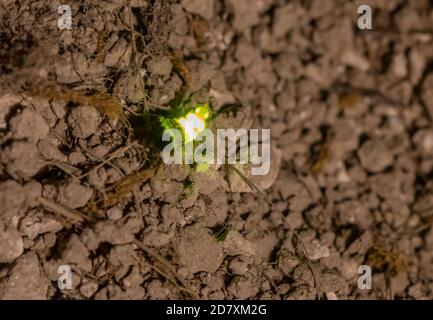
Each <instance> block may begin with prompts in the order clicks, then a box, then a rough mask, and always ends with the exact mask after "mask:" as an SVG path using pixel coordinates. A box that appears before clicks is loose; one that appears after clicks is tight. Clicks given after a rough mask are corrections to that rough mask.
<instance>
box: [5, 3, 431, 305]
mask: <svg viewBox="0 0 433 320" xmlns="http://www.w3.org/2000/svg"><path fill="white" fill-rule="evenodd" d="M61 4H62V3H61V2H59V1H57V0H48V1H33V0H32V1H30V0H19V1H16V0H2V1H1V6H0V39H1V48H0V74H1V76H0V298H1V299H190V298H201V299H317V298H320V299H432V298H433V250H432V249H433V228H432V221H433V181H432V176H433V175H432V173H433V128H432V119H433V70H432V61H433V6H432V4H431V2H430V1H427V0H416V1H406V0H378V1H367V0H365V1H357V0H356V1H346V0H345V1H339V0H326V1H322V0H305V1H301V0H294V1H284V0H249V1H247V0H245V1H239V0H181V1H168V0H165V1H163V0H148V1H145V0H131V1H124V0H110V1H104V2H102V1H87V0H84V1H68V4H69V5H70V6H71V9H72V29H71V30H60V29H59V28H58V26H57V19H59V16H60V15H59V14H58V12H57V7H58V6H59V5H61ZM362 4H369V5H371V7H372V9H373V18H374V20H373V21H374V23H373V27H374V28H373V30H370V31H361V30H358V29H357V28H356V22H357V18H358V15H357V8H358V6H360V5H362ZM176 94H178V95H179V94H180V95H183V96H191V97H192V99H194V100H195V101H201V102H203V101H210V102H211V104H212V107H213V109H214V111H215V112H218V111H219V110H223V109H224V107H225V106H226V105H230V104H237V105H240V106H241V108H240V109H239V111H238V112H237V113H224V112H221V113H218V116H217V117H216V119H215V121H214V126H215V128H217V127H221V128H222V127H232V128H233V127H234V128H239V127H242V128H250V127H251V128H270V129H271V135H272V137H271V143H272V145H273V148H274V149H273V153H272V171H271V174H270V175H269V176H266V177H264V178H260V179H258V178H251V179H252V180H254V181H253V182H254V183H255V184H256V185H257V186H258V188H259V189H260V190H261V191H260V192H258V191H257V190H256V189H254V188H251V187H250V185H248V184H246V183H245V181H243V180H242V179H240V178H239V175H233V174H230V175H227V172H225V170H224V168H220V169H218V170H216V169H212V170H208V171H206V172H196V170H194V169H193V168H191V167H190V166H187V165H183V166H182V165H172V166H163V165H161V163H160V155H159V153H158V150H156V149H155V148H154V146H152V144H150V143H149V141H150V140H151V137H150V136H149V134H148V133H146V132H143V130H142V129H143V126H144V124H143V123H144V122H143V121H144V120H143V117H142V116H140V114H143V113H145V112H152V111H155V110H160V109H168V108H169V102H170V101H171V100H173V99H174V98H175V95H176ZM62 265H69V266H70V267H71V268H72V288H71V289H63V290H62V289H60V288H59V287H58V283H57V280H58V279H59V276H60V275H59V273H58V270H59V269H58V268H59V266H62ZM360 265H368V266H370V267H371V268H372V270H373V277H372V284H373V286H372V289H371V290H361V289H359V288H358V285H357V282H358V276H359V275H358V274H357V271H358V268H359V266H360Z"/></svg>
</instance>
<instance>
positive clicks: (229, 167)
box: [226, 164, 320, 299]
mask: <svg viewBox="0 0 433 320" xmlns="http://www.w3.org/2000/svg"><path fill="white" fill-rule="evenodd" d="M226 168H227V171H228V173H229V174H230V173H231V172H235V173H236V174H238V175H239V176H240V177H241V178H242V180H244V181H245V183H246V184H248V186H249V187H250V188H251V189H253V190H256V191H257V192H258V193H259V194H260V195H261V196H262V198H263V199H264V200H265V201H266V202H268V203H269V205H270V206H271V208H273V209H275V210H274V211H275V212H280V211H279V210H278V209H276V208H275V205H274V203H273V202H272V200H271V199H269V197H268V196H267V195H266V194H265V193H264V192H263V191H262V190H260V189H259V188H258V187H257V186H256V185H255V184H254V183H253V182H252V181H251V180H250V179H248V177H246V176H245V175H244V174H243V173H242V172H241V171H240V170H239V169H238V168H236V167H235V166H233V165H229V164H227V165H226ZM280 215H281V218H282V220H283V221H285V223H286V224H287V226H288V228H289V230H290V231H291V232H292V233H293V234H294V235H295V237H296V239H297V240H298V242H299V243H300V244H301V247H302V252H303V254H304V257H305V263H306V264H307V266H308V268H309V269H310V271H311V274H312V275H313V279H314V287H315V289H316V297H317V299H320V291H319V288H320V282H319V279H318V276H317V274H316V272H315V269H314V266H313V263H312V262H311V259H310V257H309V256H308V252H307V247H306V246H305V243H304V241H303V240H302V238H301V236H300V235H299V233H298V232H297V231H296V230H295V229H294V228H293V227H292V226H291V225H290V224H289V223H288V222H287V219H286V218H285V217H284V216H283V214H282V213H281V212H280Z"/></svg>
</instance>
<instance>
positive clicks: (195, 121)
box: [176, 113, 206, 142]
mask: <svg viewBox="0 0 433 320" xmlns="http://www.w3.org/2000/svg"><path fill="white" fill-rule="evenodd" d="M176 121H177V123H179V124H180V126H181V127H182V129H183V131H184V132H185V139H186V142H190V141H192V140H194V139H195V138H196V137H197V136H198V134H199V133H200V132H202V131H203V130H204V129H205V127H206V122H205V119H203V118H201V117H200V116H199V115H197V114H196V113H189V114H187V115H186V116H185V117H182V118H180V119H178V120H176Z"/></svg>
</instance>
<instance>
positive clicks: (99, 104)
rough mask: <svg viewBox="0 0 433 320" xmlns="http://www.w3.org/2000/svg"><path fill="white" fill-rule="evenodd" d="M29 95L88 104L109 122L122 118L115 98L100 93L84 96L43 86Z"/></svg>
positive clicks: (55, 87)
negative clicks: (108, 119)
mask: <svg viewBox="0 0 433 320" xmlns="http://www.w3.org/2000/svg"><path fill="white" fill-rule="evenodd" d="M29 94H30V96H34V97H41V98H50V99H56V100H61V101H65V102H69V101H72V102H74V103H77V104H81V105H83V104H88V105H91V106H93V107H94V108H96V110H98V111H99V112H101V113H103V114H105V115H107V117H108V118H110V119H111V120H120V119H122V118H124V115H123V106H122V104H121V103H120V102H119V101H118V100H117V99H116V98H114V97H111V96H109V95H108V94H105V93H102V92H97V93H95V94H92V95H86V94H85V93H84V92H80V91H73V90H69V89H66V88H63V87H59V86H45V87H43V88H40V89H38V90H32V91H31V92H30V93H29Z"/></svg>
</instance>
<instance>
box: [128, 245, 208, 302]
mask: <svg viewBox="0 0 433 320" xmlns="http://www.w3.org/2000/svg"><path fill="white" fill-rule="evenodd" d="M134 244H135V245H136V246H137V247H138V248H140V249H141V250H143V251H144V252H145V253H147V254H148V255H150V256H152V257H153V258H154V259H156V260H157V261H158V262H160V263H161V264H162V265H163V266H164V267H165V268H166V269H167V270H168V271H170V273H171V274H172V275H173V276H174V278H175V279H177V281H178V282H179V283H180V285H181V286H179V285H178V284H177V283H176V281H174V280H173V279H172V278H171V277H170V276H167V275H166V274H165V273H164V272H162V271H161V270H159V269H158V268H156V267H155V266H153V265H149V266H150V267H151V268H152V269H154V270H155V271H157V272H158V273H160V274H161V275H163V276H164V277H165V278H167V279H168V280H170V281H171V282H172V283H173V284H175V285H176V286H177V287H179V289H181V290H182V291H185V292H187V293H189V294H190V295H191V298H193V299H195V300H199V299H200V297H199V296H198V294H197V293H195V292H194V291H193V290H192V289H190V288H189V286H188V284H187V282H186V280H185V279H183V278H182V277H181V276H179V275H178V274H177V272H176V270H175V269H174V267H173V266H172V265H171V264H170V262H168V261H167V260H166V259H165V258H164V257H163V256H161V255H160V254H159V253H158V252H156V251H155V250H153V249H152V248H150V247H148V246H146V245H145V244H144V243H142V242H141V241H138V240H135V241H134Z"/></svg>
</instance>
